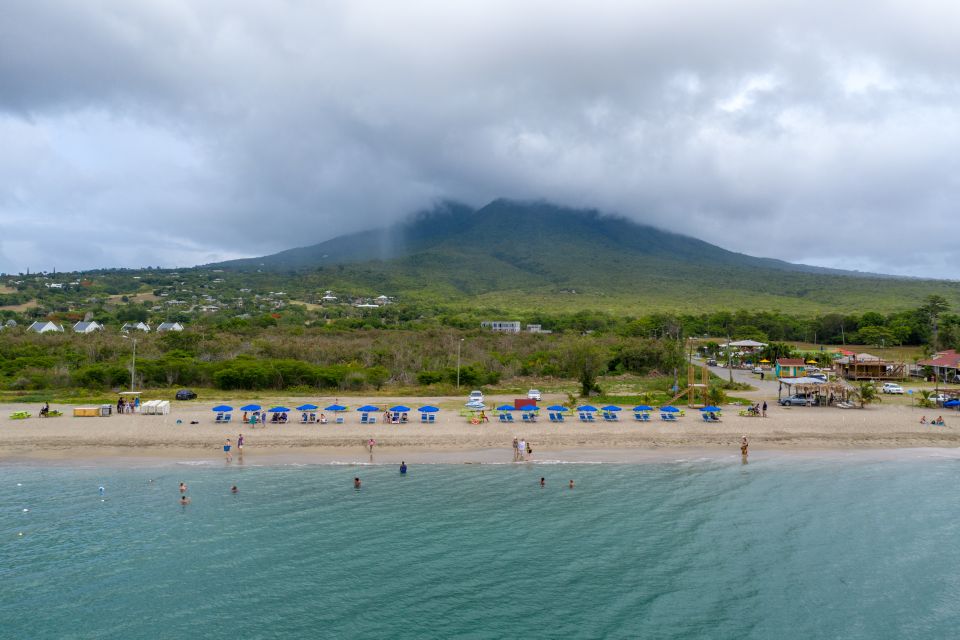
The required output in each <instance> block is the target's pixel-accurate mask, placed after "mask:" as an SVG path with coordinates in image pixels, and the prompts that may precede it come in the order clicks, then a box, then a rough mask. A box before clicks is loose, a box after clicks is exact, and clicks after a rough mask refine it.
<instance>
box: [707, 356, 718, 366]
mask: <svg viewBox="0 0 960 640" xmlns="http://www.w3.org/2000/svg"><path fill="white" fill-rule="evenodd" d="M707 366H708V367H715V366H717V361H716V360H714V359H713V358H710V359H708V360H707Z"/></svg>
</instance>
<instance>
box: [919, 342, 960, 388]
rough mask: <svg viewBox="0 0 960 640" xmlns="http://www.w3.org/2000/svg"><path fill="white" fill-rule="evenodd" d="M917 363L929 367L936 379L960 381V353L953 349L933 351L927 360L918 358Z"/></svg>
mask: <svg viewBox="0 0 960 640" xmlns="http://www.w3.org/2000/svg"><path fill="white" fill-rule="evenodd" d="M917 364H918V365H920V366H921V367H930V368H931V369H932V370H933V375H934V376H936V378H937V379H938V380H942V381H944V382H960V354H958V353H957V352H956V350H954V349H949V350H947V351H940V352H938V353H935V354H933V357H932V358H930V359H929V360H920V361H919V362H917Z"/></svg>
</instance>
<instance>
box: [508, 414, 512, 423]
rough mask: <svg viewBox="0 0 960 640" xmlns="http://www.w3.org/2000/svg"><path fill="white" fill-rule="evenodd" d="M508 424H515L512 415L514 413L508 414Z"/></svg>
mask: <svg viewBox="0 0 960 640" xmlns="http://www.w3.org/2000/svg"><path fill="white" fill-rule="evenodd" d="M507 422H513V414H512V413H508V414H507Z"/></svg>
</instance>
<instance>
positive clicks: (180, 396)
mask: <svg viewBox="0 0 960 640" xmlns="http://www.w3.org/2000/svg"><path fill="white" fill-rule="evenodd" d="M176 397H177V400H193V399H194V398H196V397H197V394H195V393H194V392H193V391H190V389H180V391H177V396H176Z"/></svg>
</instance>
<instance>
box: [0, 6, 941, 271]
mask: <svg viewBox="0 0 960 640" xmlns="http://www.w3.org/2000/svg"><path fill="white" fill-rule="evenodd" d="M3 7H4V19H3V20H0V271H3V272H7V273H17V272H22V271H25V270H26V269H28V268H29V269H30V270H31V271H38V270H52V269H57V270H60V271H65V270H75V269H88V268H96V267H108V266H127V267H140V266H171V267H173V266H190V265H195V264H203V263H208V262H213V261H217V260H222V259H229V258H235V257H243V256H254V255H264V254H268V253H272V252H275V251H279V250H282V249H286V248H290V247H294V246H303V245H308V244H313V243H315V242H320V241H323V240H326V239H329V238H331V237H334V236H337V235H339V234H342V233H347V232H352V231H358V230H363V229H367V228H374V227H379V226H382V225H384V224H387V223H390V222H393V221H396V220H398V219H400V218H402V217H404V216H406V215H408V214H410V213H411V212H413V211H416V210H419V209H423V208H425V207H429V206H431V204H432V203H435V202H437V201H439V200H443V199H452V200H458V201H462V202H465V203H467V204H471V205H475V206H482V205H483V204H486V203H487V202H489V201H490V200H493V199H495V198H499V197H506V198H515V199H544V200H548V201H551V202H554V203H557V204H563V205H569V206H575V207H579V206H584V207H595V208H598V209H601V210H603V211H609V212H611V213H616V214H620V215H623V216H626V217H628V218H631V219H635V220H637V221H639V222H643V223H647V224H652V225H655V226H659V227H662V228H665V229H668V230H671V231H677V232H680V233H686V234H689V235H692V236H695V237H698V238H701V239H704V240H706V241H708V242H712V243H714V244H718V245H720V246H722V247H724V248H727V249H732V250H735V251H741V252H745V253H750V254H753V255H759V256H768V257H774V258H780V259H784V260H789V261H793V262H804V263H807V264H815V265H822V266H829V267H839V268H846V269H858V270H863V271H873V272H881V273H893V274H903V275H913V276H929V277H943V278H951V279H954V278H958V275H957V265H958V264H960V244H958V242H957V234H956V230H957V220H958V212H957V208H958V203H960V66H958V65H957V60H960V4H958V3H951V2H946V1H940V2H934V1H930V0H912V1H910V2H906V1H903V2H896V1H881V2H877V0H870V1H866V0H846V1H845V2H841V3H837V2H832V1H829V2H828V1H824V0H802V1H796V2H790V1H784V2H774V1H770V0H763V1H761V0H757V1H736V0H732V1H729V2H716V0H704V1H699V2H694V1H689V0H644V1H643V2H632V1H631V2H619V1H613V0H589V1H584V2H580V1H570V2H556V1H555V0H551V1H541V0H529V1H523V0H483V1H474V0H462V1H458V2H450V1H449V0H445V1H432V0H431V1H424V0H405V1H404V2H390V1H387V0H380V1H378V2H373V1H370V0H344V1H342V2H336V1H327V0H271V1H270V2H247V1H243V0H205V1H204V2H196V0H139V1H134V0H114V1H112V2H109V1H103V0H89V1H87V2H54V1H52V0H7V1H6V2H4V3H3Z"/></svg>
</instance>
